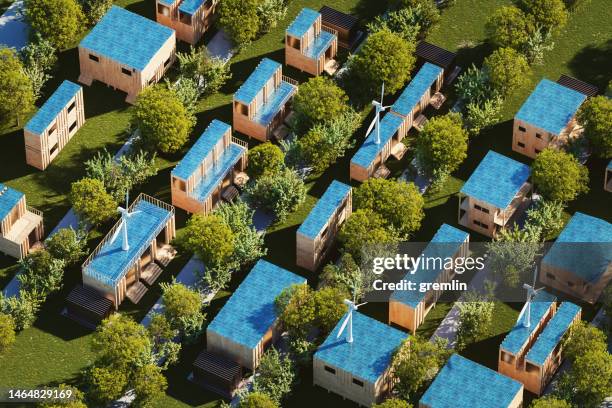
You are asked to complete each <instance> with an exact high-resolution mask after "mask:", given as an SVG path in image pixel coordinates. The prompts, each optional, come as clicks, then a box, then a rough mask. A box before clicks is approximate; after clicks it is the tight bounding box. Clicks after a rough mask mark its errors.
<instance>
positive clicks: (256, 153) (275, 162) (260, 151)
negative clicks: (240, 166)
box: [247, 142, 285, 179]
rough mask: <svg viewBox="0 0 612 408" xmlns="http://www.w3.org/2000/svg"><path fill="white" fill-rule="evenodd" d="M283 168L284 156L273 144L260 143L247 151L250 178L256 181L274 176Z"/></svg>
mask: <svg viewBox="0 0 612 408" xmlns="http://www.w3.org/2000/svg"><path fill="white" fill-rule="evenodd" d="M284 167H285V155H284V154H283V151H282V150H281V149H280V147H278V146H277V145H275V144H272V143H270V142H266V143H262V144H260V145H257V146H255V147H254V148H252V149H249V166H248V168H247V171H248V173H249V174H250V175H251V177H253V178H255V179H258V178H259V177H261V176H264V175H274V174H277V173H279V172H280V171H281V170H282V169H283V168H284Z"/></svg>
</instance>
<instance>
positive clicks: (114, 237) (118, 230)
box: [110, 219, 125, 244]
mask: <svg viewBox="0 0 612 408" xmlns="http://www.w3.org/2000/svg"><path fill="white" fill-rule="evenodd" d="M124 225H125V221H124V220H123V219H122V220H121V223H120V224H119V227H117V230H116V231H115V233H114V234H113V236H112V237H111V239H110V243H111V244H112V243H113V242H115V240H116V239H117V237H118V236H119V234H121V231H122V230H123V226H124Z"/></svg>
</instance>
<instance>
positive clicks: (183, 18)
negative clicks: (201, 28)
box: [179, 11, 191, 25]
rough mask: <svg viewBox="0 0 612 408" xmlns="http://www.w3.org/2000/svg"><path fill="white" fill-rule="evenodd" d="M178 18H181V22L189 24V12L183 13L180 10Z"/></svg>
mask: <svg viewBox="0 0 612 408" xmlns="http://www.w3.org/2000/svg"><path fill="white" fill-rule="evenodd" d="M179 19H180V20H181V23H183V24H187V25H191V14H187V13H183V12H182V11H180V12H179Z"/></svg>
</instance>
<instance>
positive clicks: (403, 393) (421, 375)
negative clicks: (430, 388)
mask: <svg viewBox="0 0 612 408" xmlns="http://www.w3.org/2000/svg"><path fill="white" fill-rule="evenodd" d="M446 346H447V343H446V340H443V339H441V338H436V341H433V342H432V341H429V340H427V339H423V338H421V337H419V336H416V335H415V336H410V337H408V338H407V339H406V340H404V341H403V343H402V345H401V346H400V347H399V348H398V349H397V351H396V352H395V354H394V356H393V362H392V367H393V372H394V375H395V377H396V378H397V380H399V382H398V383H397V385H396V390H397V391H398V393H399V396H400V397H401V398H403V399H407V400H408V399H410V396H412V395H414V394H415V393H416V392H417V391H418V390H419V389H421V387H424V386H426V385H427V384H428V383H429V382H430V381H432V380H433V379H434V378H435V376H436V374H437V373H438V371H439V370H440V367H442V366H443V365H444V364H445V363H446V360H448V358H449V357H450V355H451V353H452V351H451V350H449V349H447V347H446Z"/></svg>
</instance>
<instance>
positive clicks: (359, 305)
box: [355, 302, 368, 310]
mask: <svg viewBox="0 0 612 408" xmlns="http://www.w3.org/2000/svg"><path fill="white" fill-rule="evenodd" d="M367 303H368V302H363V303H360V304H358V305H355V310H357V309H358V308H360V307H361V306H363V305H365V304H367Z"/></svg>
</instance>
